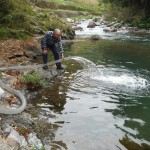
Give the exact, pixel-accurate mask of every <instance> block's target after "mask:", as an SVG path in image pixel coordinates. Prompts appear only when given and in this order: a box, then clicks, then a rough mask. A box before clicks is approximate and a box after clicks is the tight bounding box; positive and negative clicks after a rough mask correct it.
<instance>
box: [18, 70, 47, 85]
mask: <svg viewBox="0 0 150 150" xmlns="http://www.w3.org/2000/svg"><path fill="white" fill-rule="evenodd" d="M20 81H21V82H22V83H25V84H26V85H27V86H33V87H36V86H40V87H43V86H45V81H44V80H43V79H42V77H41V76H40V75H39V74H38V73H36V72H30V73H28V74H26V75H24V76H23V77H22V78H21V79H20Z"/></svg>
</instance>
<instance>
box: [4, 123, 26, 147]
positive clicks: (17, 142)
mask: <svg viewBox="0 0 150 150" xmlns="http://www.w3.org/2000/svg"><path fill="white" fill-rule="evenodd" d="M2 130H3V133H5V134H7V133H8V134H9V135H8V136H7V138H6V141H7V142H8V143H9V145H10V146H11V147H16V149H17V148H19V147H21V146H24V147H25V146H27V142H26V140H25V138H24V137H23V136H20V135H19V133H18V132H17V131H16V130H14V129H13V128H12V127H11V126H10V125H9V124H6V123H5V124H4V125H3V126H2Z"/></svg>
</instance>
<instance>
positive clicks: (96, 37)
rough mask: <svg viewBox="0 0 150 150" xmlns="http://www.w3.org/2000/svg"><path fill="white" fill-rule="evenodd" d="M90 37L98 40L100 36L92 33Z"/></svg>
mask: <svg viewBox="0 0 150 150" xmlns="http://www.w3.org/2000/svg"><path fill="white" fill-rule="evenodd" d="M90 39H91V40H95V41H96V40H100V37H99V35H92V36H91V38H90Z"/></svg>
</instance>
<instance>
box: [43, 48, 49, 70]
mask: <svg viewBox="0 0 150 150" xmlns="http://www.w3.org/2000/svg"><path fill="white" fill-rule="evenodd" d="M42 56H43V63H44V64H45V66H44V67H43V69H48V67H47V66H46V64H47V60H48V50H47V52H45V51H44V50H42Z"/></svg>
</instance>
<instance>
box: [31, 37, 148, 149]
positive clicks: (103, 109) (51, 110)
mask: <svg viewBox="0 0 150 150" xmlns="http://www.w3.org/2000/svg"><path fill="white" fill-rule="evenodd" d="M141 39H142V37H141ZM144 39H145V37H143V40H141V42H140V41H137V40H135V39H131V40H130V41H129V40H106V39H103V40H100V41H82V40H81V41H78V42H74V43H71V44H70V45H67V46H65V55H66V56H72V59H71V60H68V61H66V62H64V64H65V65H66V66H67V68H66V71H65V73H64V74H62V75H60V77H59V78H55V79H53V80H52V81H51V85H50V87H48V88H46V89H43V90H42V91H41V92H40V93H39V94H38V95H37V97H36V98H34V99H33V100H32V102H33V104H34V105H36V106H38V107H41V108H42V109H43V110H45V111H46V112H47V113H46V114H40V115H42V116H43V117H45V118H46V117H47V119H48V122H51V123H52V124H53V125H54V126H53V127H52V129H51V130H52V132H53V135H50V136H51V144H50V143H46V144H49V145H51V146H52V147H53V148H54V149H68V150H126V149H129V150H133V149H134V150H149V149H150V117H149V115H150V43H149V41H148V39H147V40H144ZM48 114H51V117H49V115H48ZM52 116H53V117H52ZM45 130H48V129H45Z"/></svg>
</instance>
